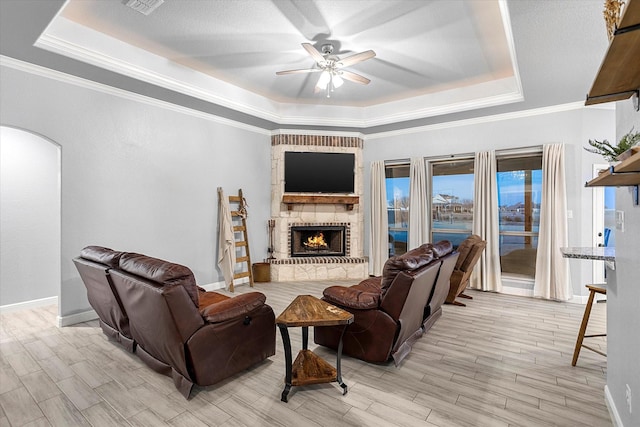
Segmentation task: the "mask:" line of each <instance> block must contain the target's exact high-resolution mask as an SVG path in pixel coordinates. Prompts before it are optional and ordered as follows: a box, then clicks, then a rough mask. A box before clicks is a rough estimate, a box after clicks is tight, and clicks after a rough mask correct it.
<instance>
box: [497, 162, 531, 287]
mask: <svg viewBox="0 0 640 427" xmlns="http://www.w3.org/2000/svg"><path fill="white" fill-rule="evenodd" d="M497 166H498V175H497V181H498V216H499V226H500V228H499V229H500V264H501V267H502V272H503V273H507V274H511V275H516V276H520V277H524V278H533V277H534V276H535V272H536V255H537V249H538V229H539V227H540V201H541V198H542V155H540V154H537V155H532V156H526V157H511V158H502V159H501V158H498V160H497Z"/></svg>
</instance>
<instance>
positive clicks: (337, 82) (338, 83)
mask: <svg viewBox="0 0 640 427" xmlns="http://www.w3.org/2000/svg"><path fill="white" fill-rule="evenodd" d="M332 81H333V87H334V88H335V89H338V88H339V87H340V86H342V85H343V84H344V80H342V77H340V76H339V75H338V74H334V75H333V79H332Z"/></svg>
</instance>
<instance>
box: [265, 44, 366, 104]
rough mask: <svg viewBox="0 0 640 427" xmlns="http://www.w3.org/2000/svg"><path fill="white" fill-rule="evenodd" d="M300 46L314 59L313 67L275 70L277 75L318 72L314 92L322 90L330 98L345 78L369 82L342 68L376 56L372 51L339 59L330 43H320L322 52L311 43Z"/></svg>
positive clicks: (355, 81) (356, 81)
mask: <svg viewBox="0 0 640 427" xmlns="http://www.w3.org/2000/svg"><path fill="white" fill-rule="evenodd" d="M302 47H304V48H305V50H306V51H307V53H309V55H311V57H312V58H313V59H314V60H315V61H316V64H315V67H314V68H307V69H300V70H284V71H277V72H276V74H277V75H284V74H300V73H317V72H319V73H320V77H319V78H318V82H317V83H316V86H315V89H314V92H315V93H317V92H320V91H322V90H324V91H325V92H326V94H327V98H331V92H333V91H334V90H335V89H337V88H339V87H340V86H342V85H343V84H344V80H345V79H346V80H349V81H352V82H354V83H358V84H362V85H366V84H369V82H370V80H369V79H368V78H366V77H364V76H361V75H360V74H356V73H354V72H352V71H346V70H342V68H344V67H349V66H351V65H354V64H357V63H358V62H362V61H366V60H367V59H371V58H373V57H374V56H376V53H375V52H374V51H372V50H367V51H364V52H360V53H356V54H354V55H351V56H348V57H346V58H344V59H342V60H341V59H340V58H338V57H337V56H335V55H333V45H332V44H324V45H322V46H321V50H322V53H320V52H319V51H318V50H317V49H316V48H315V47H314V46H313V45H312V44H311V43H302Z"/></svg>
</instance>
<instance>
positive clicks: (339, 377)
mask: <svg viewBox="0 0 640 427" xmlns="http://www.w3.org/2000/svg"><path fill="white" fill-rule="evenodd" d="M347 326H349V325H345V326H344V329H343V330H342V334H340V341H338V355H337V357H336V381H338V384H340V387H342V394H343V395H345V394H347V385H346V384H345V383H343V382H342V370H341V368H340V358H341V356H342V338H343V337H344V333H345V331H346V330H347Z"/></svg>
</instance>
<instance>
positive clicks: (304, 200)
mask: <svg viewBox="0 0 640 427" xmlns="http://www.w3.org/2000/svg"><path fill="white" fill-rule="evenodd" d="M359 202H360V197H359V196H335V195H331V196H330V195H325V194H322V195H313V196H311V195H293V194H285V195H283V196H282V203H285V204H286V205H287V210H291V209H293V205H304V204H316V205H345V207H346V209H347V210H348V211H351V210H353V205H357V204H358V203H359Z"/></svg>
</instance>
